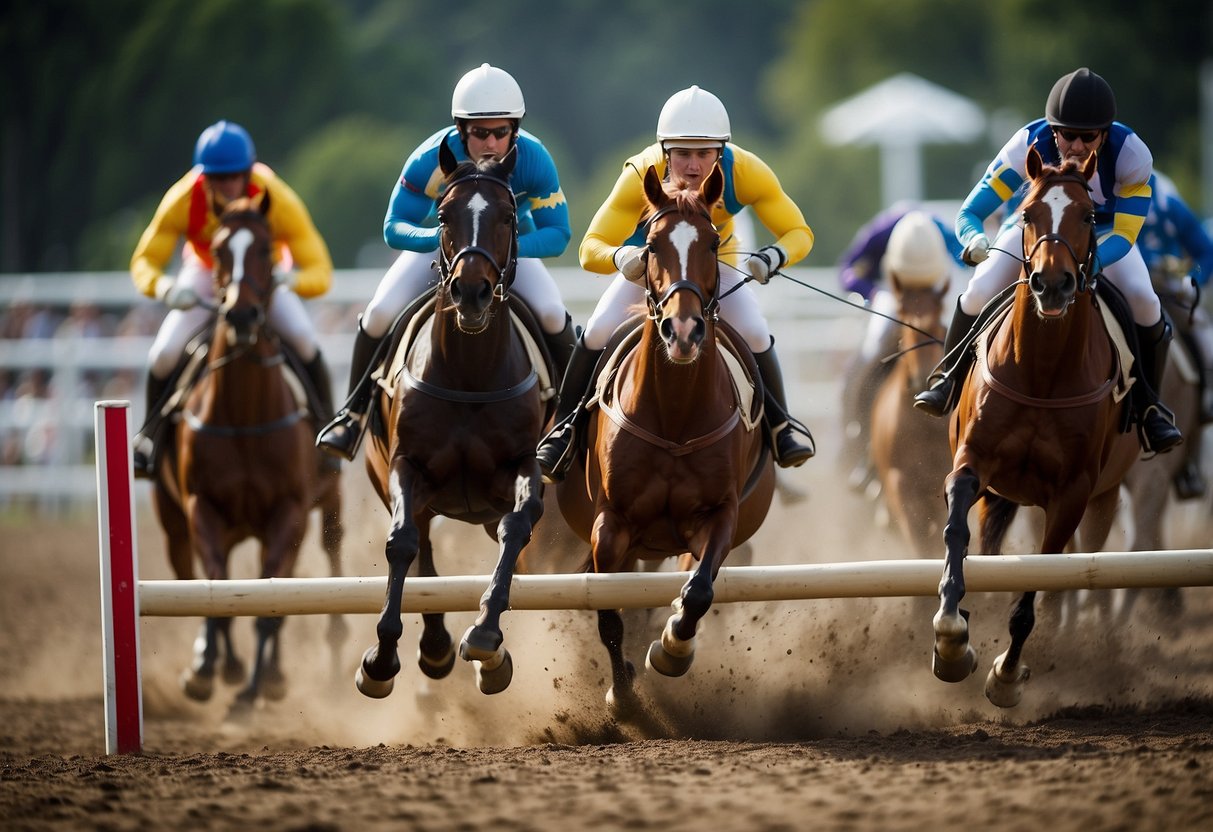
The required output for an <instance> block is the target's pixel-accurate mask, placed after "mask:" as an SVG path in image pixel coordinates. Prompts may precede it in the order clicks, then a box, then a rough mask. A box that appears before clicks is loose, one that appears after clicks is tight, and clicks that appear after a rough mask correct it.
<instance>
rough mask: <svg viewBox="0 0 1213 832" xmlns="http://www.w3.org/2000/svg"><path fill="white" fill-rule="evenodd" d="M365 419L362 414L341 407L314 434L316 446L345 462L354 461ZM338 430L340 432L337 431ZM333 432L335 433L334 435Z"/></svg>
mask: <svg viewBox="0 0 1213 832" xmlns="http://www.w3.org/2000/svg"><path fill="white" fill-rule="evenodd" d="M365 421H366V416H365V415H364V414H358V413H354V412H353V411H351V410H345V409H343V410H342V411H341V412H340V413H338V414H337V415H336V416H335V417H333V420H332V421H331V422H329V423H328V424H327V425H325V426H324V427H323V428H321V430H320V433H319V434H318V435H317V436H316V447H317V448H319V449H320V450H322V451H324V452H325V453H327V454H331V455H333V456H338V457H341V458H342V459H345V460H346V461H347V462H353V461H354V455H355V454H357V453H358V445H359V440H360V439H361V438H362V428H363V424H364V423H365ZM338 431H340V433H337V432H338ZM334 434H337V435H335V436H334Z"/></svg>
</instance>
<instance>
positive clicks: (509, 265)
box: [435, 173, 518, 301]
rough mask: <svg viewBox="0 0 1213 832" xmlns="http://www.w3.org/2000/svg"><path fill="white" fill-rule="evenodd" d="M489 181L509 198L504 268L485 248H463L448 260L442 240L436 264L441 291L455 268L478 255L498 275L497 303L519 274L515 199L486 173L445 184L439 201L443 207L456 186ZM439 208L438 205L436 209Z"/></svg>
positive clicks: (504, 184)
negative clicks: (464, 260)
mask: <svg viewBox="0 0 1213 832" xmlns="http://www.w3.org/2000/svg"><path fill="white" fill-rule="evenodd" d="M476 181H483V182H490V183H492V184H494V185H496V186H498V187H500V188H502V189H503V190H504V191H505V192H506V193H507V194H509V197H510V223H511V225H512V228H511V231H510V250H509V252H508V254H507V256H506V262H505V265H502V264H501V263H498V262H497V255H496V254H495V253H493V252H491V251H489V250H488V249H487V248H485V247H484V246H479V245H469V246H464V247H463V248H461V249H459V251H457V252H455V255H454V256H453V257H451V258H449V259H448V258H447V256H446V250H445V248H444V247H443V245H442V243H441V241H440V242H439V244H438V260H436V261H435V265H436V266H437V268H438V277H439V286H440V288H441V289H442V290H444V291H445V290H448V289H449V288H450V286H451V283H453V282H454V280H455V277H454V270H455V265H456V264H457V263H458V262H459V261H460V260H461V259H463V258H464V257H471V256H473V255H480V256H481V257H483V258H484V259H485V260H488V261H489V264H490V265H491V266H492V267H493V271H494V272H496V274H497V279H496V281H495V283H494V285H493V296H494V297H496V298H497V299H498V300H501V301H505V300H506V299H508V297H509V291H510V287H511V286H512V285H513V284H514V277H515V275H516V274H517V271H518V200H517V198H516V197H515V196H514V191H513V189H512V188H511V187H510V185H509V183H508V182H506V181H505V180H504V179H502V178H501V177H499V176H493V175H492V174H489V173H469V174H467V175H466V176H461V177H459V178H458V179H456V180H454V181H453V182H451V183H450V184H449V185H447V190H446V195H445V196H444V197H443V199H442V204H443V205H445V204H446V202H447V200H449V199H450V198H451V192H452V190H453V189H454V187H455V185H462V184H464V183H465V182H476ZM439 208H441V206H439ZM442 228H443V231H444V232H445V231H446V230H447V229H448V228H449V226H448V225H447V224H446V223H443V224H442Z"/></svg>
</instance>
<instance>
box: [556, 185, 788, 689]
mask: <svg viewBox="0 0 1213 832" xmlns="http://www.w3.org/2000/svg"><path fill="white" fill-rule="evenodd" d="M723 187H724V176H723V174H722V173H721V171H720V169H719V168H718V167H717V168H715V169H713V171H712V173H711V174H710V175H709V176H708V178H707V179H706V180H704V182H703V184H702V186H701V189H700V190H698V191H693V190H675V189H674V188H673V187H672V186H663V184H662V182H661V180H660V179H659V177H658V176H657V173H656V171H655V170H654V169H653V168H651V167H650V168H649V169H648V171H647V173H646V175H645V177H644V192H645V196H646V198H647V200H648V214H647V220H646V233H647V250H648V253H647V255H646V257H647V262H646V274H645V281H646V297H647V302H648V308H649V310H648V319H647V320H646V321H645V322H644V323H643V325H642V332H641V334H640V338H639V344H638V345H637V346H636V347H635V348H634V349H632V350H631V351H630V352H628V353H627V354H626V355H625V356H624V357H623V358H622V359H621V360H620V363H619V365H618V369H617V381H616V382H615V383H614V385H613V390H614V391H615V393H616V396H615V397H614V398H612V399H611V400H610V401H609V402H607V401H604V402H602V403H600V406H599V408H598V409H596V410H595V411H594V412H593V413H592V414H591V418H590V419H589V426H588V429H587V431H586V437H587V446H588V448H589V451H588V453H587V454H586V455H585V456H584V457H581V458H579V459H578V460H577V461H576V462H575V464H574V467H573V469H572V471H571V472H570V474H569V475H568V476H567V477H566V479H565V481H564V482H563V483H561V484H560V486H559V492H558V494H559V498H560V505H561V510H562V512H563V513H564V515H565V518H566V520H568V522H569V526H570V527H571V528H572V529H573V530H574V531H575V532H576V533H577V534H578V535H579V536H580V537H581V538H582V539H584V540H586V541H587V542H588V543H589V544H590V549H591V552H590V558H591V561H590V563H591V566H592V568H593V570H594V571H595V572H620V571H624V570H631V569H633V568H635V566H636V563H637V561H638V560H652V559H664V558H668V557H678V556H683V555H685V554H687V553H689V554H690V555H691V556H692V557H693V558H694V559H695V560H696V561H698V566H697V567H696V568H695V570H694V572H693V573H692V574H691V575H690V577H689V579H688V580H687V582H686V584H685V585H684V586H683V588H682V592H681V594H680V597H679V598H678V599H676V600H675V601H674V614H673V615H672V616H671V617H670V618H669V620H668V622H667V623H666V626H665V629H664V631H663V632H662V635H661V638H660V640H657V641H654V642H653V643H652V645H651V646H650V648H649V651H648V656H647V659H646V664H647V665H648V666H649V667H650V668H652V669H654V670H656V671H658V672H659V673H662V674H664V675H666V676H680V675H682V674H683V673H685V672H686V671H687V669H688V668H689V667H690V665H691V660H692V659H693V658H694V650H695V630H696V626H697V625H698V623H699V620H700V619H701V618H703V616H704V615H706V614H707V612H708V608H709V607H710V606H711V603H712V595H713V591H712V582H713V580H714V579H715V577H716V573H717V571H718V570H719V569H720V566H721V564H722V563H723V562H724V559H725V556H726V555H728V553H729V551H730V550H731V549H733V547H735V546H737V545H739V544H741V543H742V542H743V541H745V540H746V539H747V538H749V537H750V536H751V535H753V534H754V532H755V531H757V529H758V527H759V525H760V524H761V523H762V521H763V519H764V518H765V517H766V513H767V509H768V508H769V506H770V503H771V495H772V493H773V491H774V488H775V474H774V466H773V465H772V463H771V459H770V456H769V455H768V454H766V452H765V450H764V445H763V441H764V440H763V437H762V431H760V430H757V429H754V423H753V420H752V418H750V417H751V412H742V407H741V406H740V405H739V402H738V396H737V394H736V393H735V392H734V388H733V382H732V381H731V380H730V372H729V369H728V368H727V366H726V363H725V360H724V358H723V357H722V353H723V352H724V347H723V346H721V345H720V344H719V343H718V342H717V336H718V332H719V333H720V335H721V336H722V337H723V335H724V331H723V329H722V328H719V327H718V323H717V314H718V311H719V304H718V300H719V299H718V297H717V291H718V287H719V275H718V272H717V268H718V265H717V248H718V246H719V243H720V239H719V235H718V234H717V233H716V229H715V227H714V226H713V224H712V219H711V216H710V214H709V207H710V206H711V205H713V204H715V202H716V201H717V200H718V199H720V197H721V193H722V190H723ZM736 340H737V341H740V339H736ZM742 349H743V350H744V348H742ZM746 359H749V361H750V362H751V363H752V359H751V358H749V356H748V354H746V355H744V357H743V360H746ZM756 395H758V396H761V390H758V391H757V393H756ZM686 562H688V563H689V560H688V561H686ZM598 634H599V637H600V638H601V639H602V643H603V644H604V645H605V646H606V649H607V652H608V654H609V655H610V659H611V679H612V686H611V689H610V690H609V691H608V692H607V701H608V702H610V703H612V705H614V706H616V707H618V708H621V709H623V710H627V709H628V708H630V707H631V706H632V705H634V704H635V693H634V691H633V688H632V683H633V679H634V676H635V670H634V668H633V666H632V664H631V662H628V661H625V659H624V656H623V618H622V617H621V615H620V613H619V611H618V610H601V611H599V613H598Z"/></svg>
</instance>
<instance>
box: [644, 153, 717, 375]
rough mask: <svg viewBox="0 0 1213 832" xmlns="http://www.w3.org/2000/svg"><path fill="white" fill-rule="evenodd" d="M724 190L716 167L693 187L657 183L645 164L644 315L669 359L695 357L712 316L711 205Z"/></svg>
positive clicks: (714, 243) (714, 273) (714, 269)
mask: <svg viewBox="0 0 1213 832" xmlns="http://www.w3.org/2000/svg"><path fill="white" fill-rule="evenodd" d="M723 192H724V173H723V172H722V171H721V170H720V166H719V165H717V166H716V167H714V168H713V169H712V172H711V173H710V174H709V175H708V177H707V178H706V179H704V181H703V182H702V184H701V185H700V186H699V189H698V190H692V189H689V188H677V187H675V186H674V185H671V184H667V183H663V182H662V181H661V178H660V177H659V176H658V175H657V171H656V170H655V169H654V168H652V167H650V168H649V169H648V171H647V173H646V174H645V177H644V193H645V198H646V199H647V200H648V204H649V210H648V211H647V213H646V219H645V232H646V238H645V246H646V248H647V252H646V254H645V261H646V262H645V296H646V300H647V302H648V306H649V317H650V318H651V319H652V320H653V321H655V322H656V324H657V332H658V334H659V335H660V337H661V340H662V342H663V343H664V344H665V348H666V354H667V356H668V357H669V359H670V360H671V361H673V362H675V363H678V364H689V363H691V362H693V361H695V359H696V358H698V357H699V350H700V347H701V345H702V344H703V340H704V337H705V335H706V334H707V319H709V318H710V319H711V320H712V321H715V320H716V314H717V298H716V293H717V289H718V287H719V282H720V276H719V273H718V271H717V268H718V263H717V252H718V249H719V247H720V235H719V234H718V233H717V232H716V226H715V225H714V224H713V223H712V215H711V206H713V205H715V204H716V201H717V200H719V199H720V196H721V194H722V193H723Z"/></svg>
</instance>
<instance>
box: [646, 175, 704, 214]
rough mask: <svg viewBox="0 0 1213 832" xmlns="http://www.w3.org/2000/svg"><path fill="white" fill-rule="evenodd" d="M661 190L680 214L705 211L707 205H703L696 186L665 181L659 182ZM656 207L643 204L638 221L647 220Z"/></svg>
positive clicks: (655, 210)
mask: <svg viewBox="0 0 1213 832" xmlns="http://www.w3.org/2000/svg"><path fill="white" fill-rule="evenodd" d="M661 187H662V190H664V191H665V195H666V196H668V197H669V198H670V200H671V201H672V202H673V203H674V207H675V208H676V209H677V211H678V213H680V214H702V213H705V212H706V211H707V206H706V205H704V202H703V198H702V197H701V196H700V194H699V189H698V188H693V187H690V186H686V185H683V186H679V185H676V184H674V183H673V182H670V181H666V182H662V183H661ZM656 212H657V209H656V208H654V207H653V206H652V205H648V204H646V205H645V208H644V212H643V213H642V214H641V215H640V221H641V222H642V223H643V222H645V221H646V220H648V218H649V217H651V216H652V215H653V214H655V213H656Z"/></svg>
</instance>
